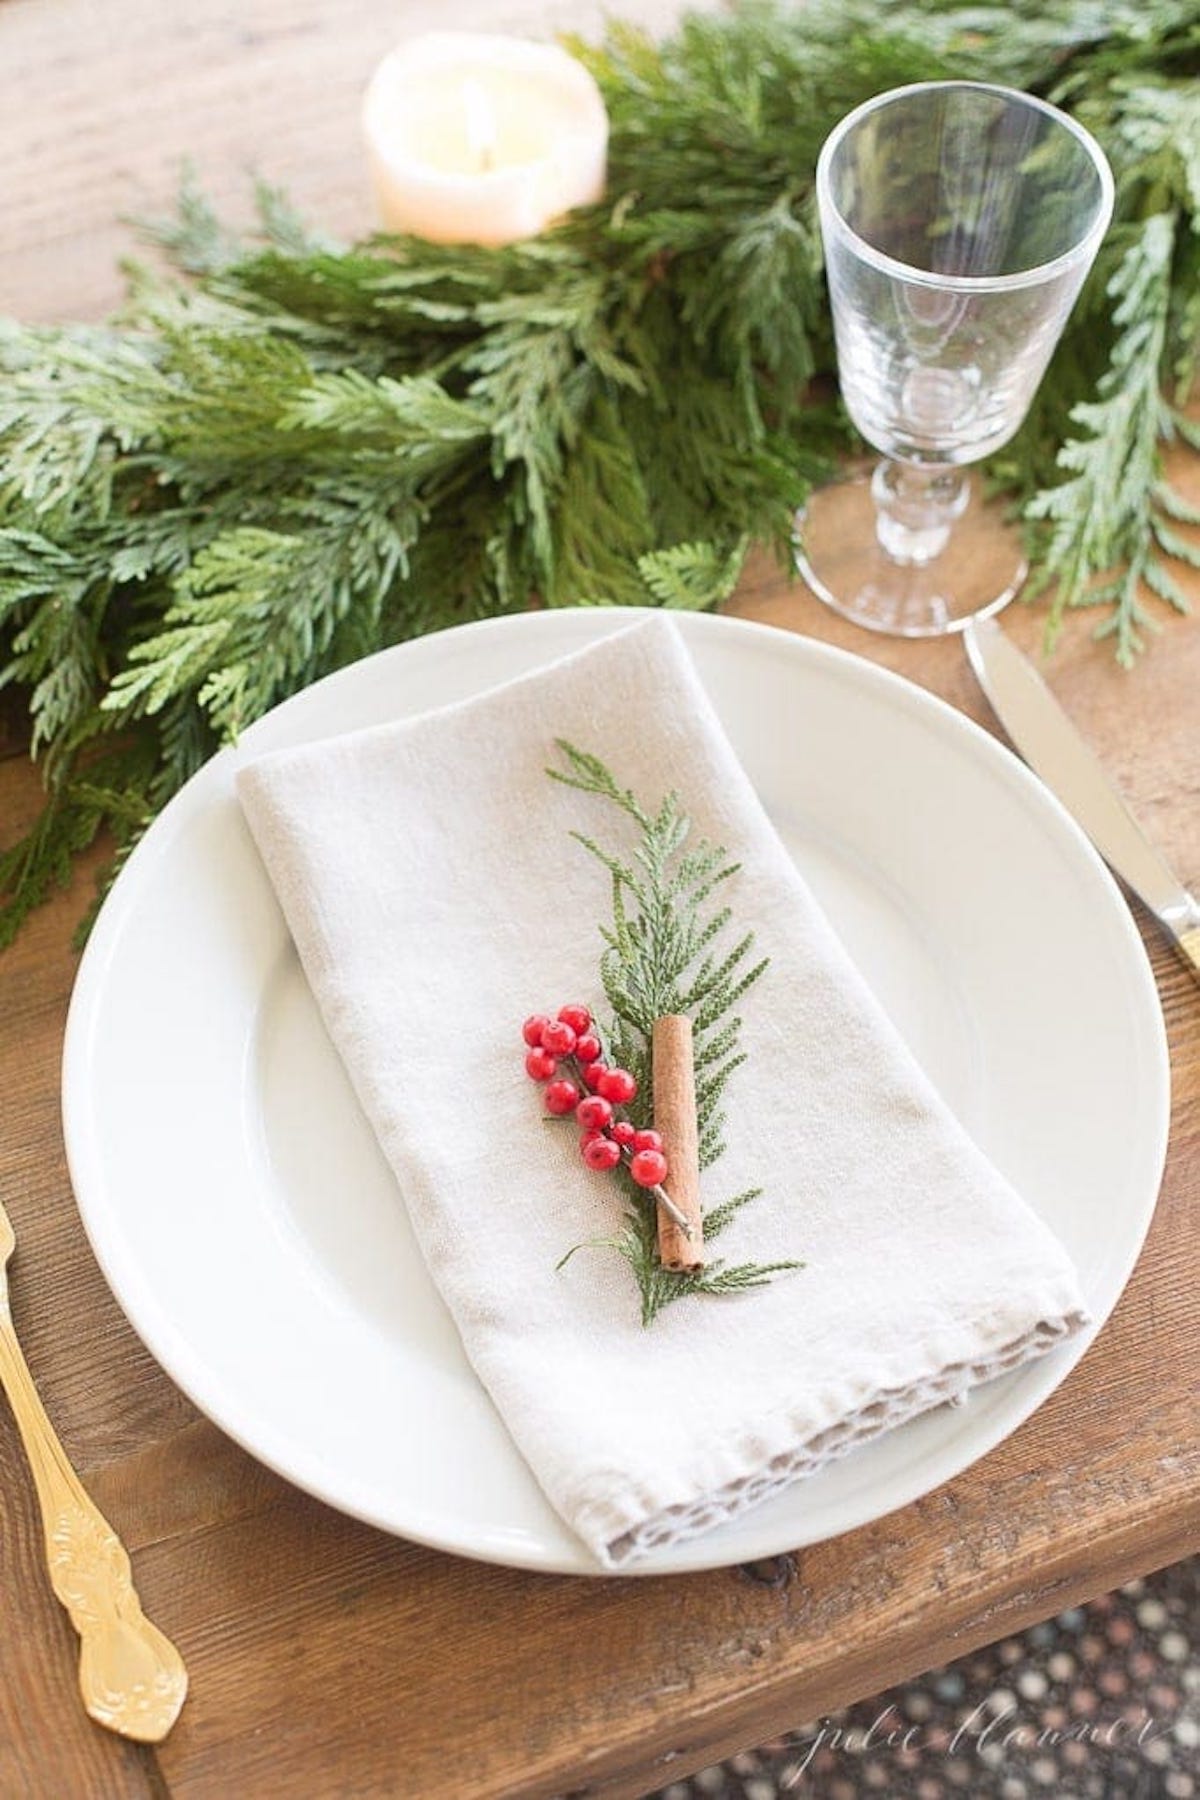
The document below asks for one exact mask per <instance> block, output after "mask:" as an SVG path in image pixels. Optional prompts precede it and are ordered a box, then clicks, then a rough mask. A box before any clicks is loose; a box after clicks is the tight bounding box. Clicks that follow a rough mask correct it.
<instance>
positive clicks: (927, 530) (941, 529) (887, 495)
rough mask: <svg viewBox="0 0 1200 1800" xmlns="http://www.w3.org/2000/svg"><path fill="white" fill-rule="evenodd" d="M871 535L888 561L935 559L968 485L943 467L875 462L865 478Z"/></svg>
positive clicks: (960, 510) (958, 513)
mask: <svg viewBox="0 0 1200 1800" xmlns="http://www.w3.org/2000/svg"><path fill="white" fill-rule="evenodd" d="M871 497H872V499H873V500H874V502H875V535H876V536H877V537H878V539H879V542H880V543H881V544H882V545H883V548H884V549H885V550H886V551H887V554H888V555H889V556H890V557H891V558H892V560H893V562H898V563H904V564H907V565H913V564H916V565H918V566H919V565H921V564H923V563H928V562H932V561H933V559H934V557H935V556H940V555H941V553H942V551H943V550H944V549H945V548H946V545H947V543H948V541H949V538H950V531H951V528H952V526H953V525H954V522H955V520H956V519H960V518H961V517H962V515H963V513H964V511H965V510H966V506H967V501H968V500H969V498H970V484H969V482H968V480H967V477H966V475H965V474H964V473H963V471H962V469H961V468H956V467H954V466H952V465H951V464H948V463H907V462H893V461H892V460H891V458H890V457H888V458H885V459H884V461H883V462H881V463H880V464H879V465H878V466H877V468H876V470H875V473H874V475H872V477H871Z"/></svg>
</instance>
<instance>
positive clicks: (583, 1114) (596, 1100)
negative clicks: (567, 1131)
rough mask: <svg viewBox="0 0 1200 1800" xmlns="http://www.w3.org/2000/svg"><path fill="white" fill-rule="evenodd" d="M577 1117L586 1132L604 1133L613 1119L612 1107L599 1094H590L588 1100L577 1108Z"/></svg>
mask: <svg viewBox="0 0 1200 1800" xmlns="http://www.w3.org/2000/svg"><path fill="white" fill-rule="evenodd" d="M575 1117H576V1118H577V1119H578V1120H579V1123H580V1124H581V1125H582V1126H583V1128H584V1130H585V1131H603V1129H604V1127H605V1126H606V1125H607V1124H608V1122H609V1120H610V1119H611V1118H612V1107H611V1105H610V1104H609V1102H608V1101H607V1100H602V1099H601V1098H600V1096H599V1094H589V1095H588V1097H587V1099H586V1100H581V1101H580V1102H579V1105H578V1106H577V1107H576V1108H575Z"/></svg>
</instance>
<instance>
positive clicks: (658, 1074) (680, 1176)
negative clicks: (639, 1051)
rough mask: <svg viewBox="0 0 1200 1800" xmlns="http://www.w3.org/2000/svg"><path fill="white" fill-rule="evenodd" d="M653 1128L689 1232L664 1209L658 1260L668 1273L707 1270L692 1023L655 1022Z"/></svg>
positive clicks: (672, 1017) (670, 1018)
mask: <svg viewBox="0 0 1200 1800" xmlns="http://www.w3.org/2000/svg"><path fill="white" fill-rule="evenodd" d="M651 1049H652V1052H653V1057H654V1128H655V1130H656V1131H657V1132H658V1133H659V1134H660V1136H661V1137H662V1141H663V1154H664V1155H665V1157H666V1159H667V1178H666V1180H665V1181H664V1183H663V1188H664V1190H665V1192H666V1194H667V1197H668V1199H669V1200H670V1201H671V1203H672V1205H673V1207H674V1208H675V1210H676V1211H677V1212H678V1213H679V1214H680V1215H681V1216H682V1217H683V1218H684V1219H685V1220H686V1221H687V1226H686V1229H685V1228H684V1227H682V1226H680V1225H679V1224H678V1223H677V1221H676V1220H675V1219H673V1218H672V1217H671V1215H670V1214H669V1213H668V1212H667V1211H666V1209H665V1208H664V1207H663V1206H662V1205H661V1204H660V1205H659V1208H658V1256H659V1261H660V1262H661V1263H662V1266H663V1268H664V1269H681V1270H686V1271H688V1272H692V1271H695V1270H697V1269H702V1268H703V1267H704V1225H703V1223H702V1220H701V1216H700V1132H699V1125H698V1122H697V1119H696V1075H695V1069H694V1067H693V1062H692V1021H691V1020H690V1019H688V1018H684V1017H683V1016H682V1015H681V1014H677V1013H670V1014H668V1015H667V1016H666V1017H664V1018H661V1019H656V1020H655V1022H654V1033H653V1036H652V1038H651Z"/></svg>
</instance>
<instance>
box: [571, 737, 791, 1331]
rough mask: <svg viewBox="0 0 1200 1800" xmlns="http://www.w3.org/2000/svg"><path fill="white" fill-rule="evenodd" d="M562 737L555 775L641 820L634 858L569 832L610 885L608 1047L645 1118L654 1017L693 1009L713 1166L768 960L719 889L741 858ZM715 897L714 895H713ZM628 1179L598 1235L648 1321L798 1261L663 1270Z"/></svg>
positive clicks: (720, 1212) (649, 1210) (708, 1219)
mask: <svg viewBox="0 0 1200 1800" xmlns="http://www.w3.org/2000/svg"><path fill="white" fill-rule="evenodd" d="M557 742H558V748H559V750H560V751H561V753H562V756H563V760H564V763H565V765H566V766H565V768H563V769H548V770H547V771H546V773H547V774H548V775H549V776H550V777H551V779H552V780H554V781H561V782H562V783H563V785H564V786H566V787H572V788H577V789H578V790H579V792H580V793H583V794H590V795H593V796H596V797H598V798H599V799H601V800H605V801H608V802H609V803H610V804H611V805H612V806H614V807H615V808H616V809H617V811H618V812H620V813H623V814H624V815H625V817H626V818H627V819H629V820H631V821H632V823H633V826H634V827H635V830H636V837H637V841H636V846H635V848H634V850H633V851H632V854H631V855H630V856H629V857H627V858H625V857H622V856H620V855H619V854H617V853H615V852H613V851H610V850H607V849H605V848H603V847H602V846H601V845H600V844H599V843H598V842H597V841H596V839H595V838H593V837H590V836H588V835H587V834H586V833H584V832H579V831H576V832H572V834H571V835H572V836H573V837H574V838H575V839H576V841H577V842H578V843H580V844H582V845H583V848H584V849H585V850H587V851H588V852H589V853H590V854H591V855H592V856H594V857H595V858H596V860H597V861H598V862H599V863H601V864H602V866H603V867H604V868H605V869H606V870H607V872H608V875H609V878H610V881H611V884H612V924H611V925H606V926H601V928H600V935H601V938H602V939H603V941H604V951H603V955H602V957H601V962H600V979H601V983H602V985H603V987H604V994H605V998H606V999H607V1001H608V1004H609V1006H610V1007H611V1008H612V1014H613V1019H612V1025H611V1027H610V1028H609V1030H608V1031H607V1032H606V1033H605V1034H604V1038H603V1042H604V1047H605V1050H606V1051H607V1053H608V1055H609V1057H610V1058H611V1060H612V1062H613V1064H614V1066H615V1067H618V1068H622V1069H628V1070H629V1072H630V1074H631V1075H633V1076H634V1078H635V1079H636V1081H637V1084H638V1092H637V1096H636V1098H635V1100H634V1101H633V1104H632V1107H631V1108H630V1112H631V1116H632V1118H633V1121H634V1123H635V1124H636V1125H638V1126H644V1125H649V1124H651V1123H652V1107H651V1095H652V1092H653V1085H654V1084H653V1075H654V1068H653V1059H652V1055H651V1035H652V1033H653V1030H654V1023H655V1020H656V1019H661V1018H664V1017H666V1016H668V1015H673V1014H684V1015H686V1017H687V1018H689V1019H690V1020H691V1022H692V1041H693V1056H694V1067H695V1074H696V1116H697V1124H698V1126H699V1140H700V1167H701V1170H705V1169H709V1168H711V1167H712V1165H713V1163H715V1162H716V1161H717V1159H718V1158H719V1157H720V1156H721V1155H722V1154H723V1153H724V1150H725V1135H724V1134H725V1114H724V1112H723V1111H722V1108H721V1101H722V1097H723V1095H724V1093H725V1089H726V1086H727V1085H728V1082H729V1078H730V1076H731V1075H732V1074H733V1072H734V1070H735V1069H738V1068H740V1067H741V1065H742V1064H743V1063H744V1062H745V1060H746V1055H745V1052H744V1051H743V1050H742V1048H741V1042H740V1040H741V1029H742V1021H741V1019H740V1018H739V1017H738V1016H737V1014H736V1013H734V1012H733V1008H734V1007H735V1006H736V1005H737V1003H738V1001H739V1000H740V999H741V998H742V996H743V994H745V993H746V992H747V990H748V989H749V988H751V987H752V986H753V985H754V983H755V982H756V981H757V980H758V979H759V977H760V976H761V975H762V973H763V971H764V970H765V969H766V967H767V963H766V960H765V959H763V960H760V961H758V962H752V961H750V960H749V959H750V953H751V951H752V949H753V946H754V934H753V932H746V933H744V934H743V935H742V936H740V937H739V938H737V940H736V942H734V943H733V944H729V942H728V927H729V925H730V923H731V921H732V917H733V913H732V909H731V908H730V907H729V906H727V905H725V904H724V903H723V901H722V898H721V895H722V890H723V888H724V884H725V883H726V882H727V881H729V880H731V879H732V877H733V876H735V875H736V874H737V873H738V870H739V867H740V865H739V864H737V863H731V862H730V861H729V860H728V857H727V855H726V852H725V851H724V850H723V849H722V848H721V846H720V845H719V844H707V843H695V842H693V841H692V828H691V821H690V819H689V818H688V817H687V815H686V813H684V812H683V811H682V809H681V807H680V802H679V796H678V795H677V794H673V793H672V794H667V795H666V796H665V798H664V799H663V800H662V802H661V803H660V805H659V807H658V809H657V811H655V812H653V813H650V812H647V811H646V809H645V808H644V807H643V806H642V804H641V802H640V801H639V800H638V799H637V796H636V795H635V794H632V793H631V792H629V790H628V789H626V788H622V787H621V786H620V784H619V782H618V781H617V780H616V778H615V777H614V776H613V774H612V773H611V771H610V770H609V769H607V768H606V767H605V765H604V764H603V763H602V762H601V761H600V760H599V758H598V757H595V756H591V755H589V754H588V752H587V751H584V750H580V749H577V748H576V746H575V745H573V744H569V743H567V742H566V741H565V740H563V739H561V738H560V739H559V740H557ZM714 896H716V902H715V904H710V902H713V900H714ZM620 1179H621V1182H622V1185H623V1187H624V1189H625V1195H626V1202H627V1204H626V1210H625V1218H624V1222H623V1227H622V1230H621V1232H620V1234H619V1235H618V1236H616V1237H612V1238H603V1239H599V1240H596V1241H597V1243H599V1244H602V1245H604V1246H606V1247H608V1248H610V1249H615V1250H618V1251H620V1253H621V1255H622V1256H624V1257H625V1259H626V1261H627V1262H628V1263H629V1265H630V1267H631V1268H632V1269H633V1272H634V1275H635V1276H636V1278H637V1283H638V1288H639V1291H640V1293H641V1297H642V1324H643V1325H649V1324H651V1323H652V1322H653V1320H654V1319H655V1317H656V1316H657V1315H658V1313H659V1312H661V1310H662V1308H663V1307H664V1306H666V1305H668V1304H669V1303H670V1302H671V1301H672V1300H679V1299H682V1298H683V1297H684V1296H685V1295H689V1294H736V1293H743V1292H745V1290H746V1289H747V1288H752V1287H761V1286H762V1285H763V1283H764V1282H767V1281H769V1280H770V1279H771V1277H772V1276H773V1275H776V1274H779V1273H781V1272H783V1271H784V1270H788V1269H798V1268H801V1267H803V1265H802V1264H801V1263H798V1262H774V1263H732V1264H731V1263H726V1262H722V1261H716V1262H709V1263H708V1264H706V1266H705V1267H704V1268H703V1269H701V1270H698V1271H697V1272H696V1273H694V1274H682V1273H680V1272H678V1271H676V1270H672V1269H664V1268H663V1266H662V1264H661V1263H660V1262H659V1260H658V1251H657V1220H656V1213H655V1205H654V1201H653V1199H652V1197H651V1196H649V1195H648V1194H647V1193H646V1192H645V1191H644V1190H643V1189H642V1188H639V1187H638V1186H637V1184H636V1183H635V1182H634V1181H633V1180H632V1179H631V1178H630V1177H629V1176H628V1175H627V1174H626V1173H624V1171H622V1172H621V1175H620ZM761 1192H762V1189H761V1188H748V1189H747V1190H746V1191H745V1192H744V1193H741V1194H736V1195H734V1197H733V1198H732V1199H730V1200H726V1201H724V1202H722V1204H721V1205H719V1206H717V1207H714V1208H713V1209H712V1210H711V1211H706V1212H705V1215H704V1234H705V1237H706V1239H707V1240H709V1241H711V1240H712V1239H713V1238H715V1237H716V1236H717V1235H718V1234H719V1233H720V1232H721V1231H723V1230H724V1229H725V1227H726V1226H727V1225H728V1224H729V1223H730V1221H731V1220H732V1219H733V1218H734V1217H735V1216H736V1214H737V1213H739V1212H740V1211H741V1209H742V1207H743V1206H745V1205H747V1204H748V1203H749V1202H750V1201H751V1200H757V1198H758V1197H759V1195H760V1194H761ZM567 1254H568V1256H570V1255H571V1254H573V1252H571V1251H568V1253H567ZM563 1260H564V1261H565V1260H566V1258H564V1259H563ZM560 1266H561V1265H560Z"/></svg>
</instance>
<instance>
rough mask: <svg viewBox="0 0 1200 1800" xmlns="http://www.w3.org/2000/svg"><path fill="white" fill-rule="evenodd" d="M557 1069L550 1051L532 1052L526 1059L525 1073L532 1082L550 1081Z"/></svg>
mask: <svg viewBox="0 0 1200 1800" xmlns="http://www.w3.org/2000/svg"><path fill="white" fill-rule="evenodd" d="M557 1067H558V1064H557V1063H556V1062H555V1060H554V1058H553V1057H552V1056H551V1054H550V1052H549V1051H548V1050H530V1051H529V1052H528V1054H527V1055H526V1057H525V1073H526V1074H527V1075H528V1077H529V1079H530V1080H531V1081H549V1079H550V1077H551V1076H552V1075H553V1073H554V1071H555V1069H557Z"/></svg>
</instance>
